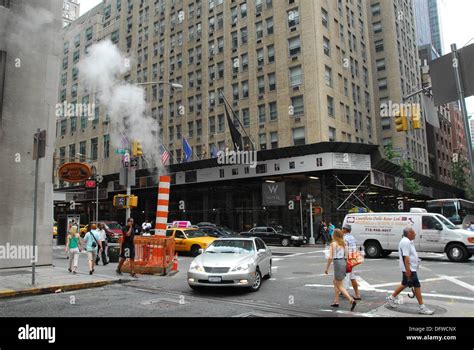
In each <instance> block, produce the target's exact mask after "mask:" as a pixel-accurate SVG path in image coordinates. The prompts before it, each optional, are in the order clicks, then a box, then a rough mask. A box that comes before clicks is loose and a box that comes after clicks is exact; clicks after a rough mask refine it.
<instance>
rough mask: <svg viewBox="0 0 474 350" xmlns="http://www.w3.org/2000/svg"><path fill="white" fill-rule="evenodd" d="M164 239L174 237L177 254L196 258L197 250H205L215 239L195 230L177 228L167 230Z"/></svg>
mask: <svg viewBox="0 0 474 350" xmlns="http://www.w3.org/2000/svg"><path fill="white" fill-rule="evenodd" d="M166 237H174V240H175V250H176V251H177V252H186V253H191V255H192V256H198V255H199V249H206V248H207V247H208V245H209V244H211V243H212V242H214V240H215V239H216V238H215V237H209V236H208V234H207V233H205V232H204V231H201V230H199V229H197V228H177V227H171V228H169V229H167V230H166Z"/></svg>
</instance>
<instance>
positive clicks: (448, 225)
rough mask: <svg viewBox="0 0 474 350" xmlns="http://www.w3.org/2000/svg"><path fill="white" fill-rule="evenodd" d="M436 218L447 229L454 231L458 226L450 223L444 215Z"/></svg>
mask: <svg viewBox="0 0 474 350" xmlns="http://www.w3.org/2000/svg"><path fill="white" fill-rule="evenodd" d="M436 218H437V219H438V220H439V221H441V222H442V223H443V224H444V226H446V227H447V228H449V229H451V230H453V229H456V228H457V227H456V225H454V224H453V223H452V222H451V221H449V220H448V219H446V218H445V217H444V216H442V215H436Z"/></svg>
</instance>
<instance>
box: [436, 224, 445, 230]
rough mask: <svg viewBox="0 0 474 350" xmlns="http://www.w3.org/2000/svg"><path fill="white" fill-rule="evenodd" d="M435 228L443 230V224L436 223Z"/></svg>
mask: <svg viewBox="0 0 474 350" xmlns="http://www.w3.org/2000/svg"><path fill="white" fill-rule="evenodd" d="M435 229H436V230H438V231H443V226H442V225H441V224H436V225H435Z"/></svg>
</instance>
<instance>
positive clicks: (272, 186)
mask: <svg viewBox="0 0 474 350" xmlns="http://www.w3.org/2000/svg"><path fill="white" fill-rule="evenodd" d="M285 195H286V191H285V183H284V182H277V183H264V184H262V205H264V206H280V205H286V198H285Z"/></svg>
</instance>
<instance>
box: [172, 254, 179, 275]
mask: <svg viewBox="0 0 474 350" xmlns="http://www.w3.org/2000/svg"><path fill="white" fill-rule="evenodd" d="M171 271H178V253H176V254H175V255H174V259H173V268H172V269H171Z"/></svg>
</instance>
